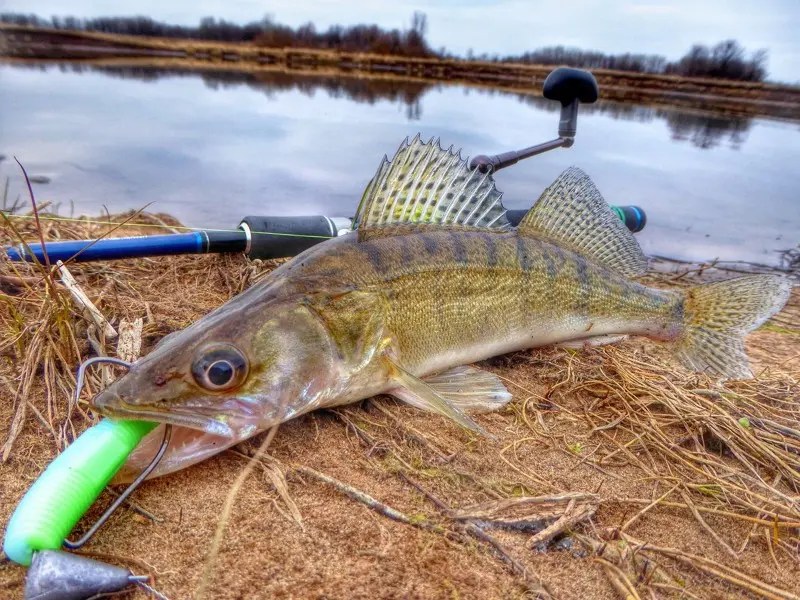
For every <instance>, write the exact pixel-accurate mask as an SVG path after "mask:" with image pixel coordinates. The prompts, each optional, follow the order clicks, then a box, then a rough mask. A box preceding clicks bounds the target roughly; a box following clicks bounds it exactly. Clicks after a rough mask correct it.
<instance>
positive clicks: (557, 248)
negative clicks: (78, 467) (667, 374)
mask: <svg viewBox="0 0 800 600" xmlns="http://www.w3.org/2000/svg"><path fill="white" fill-rule="evenodd" d="M357 222H358V228H357V230H356V231H353V232H351V233H349V234H347V235H345V236H342V237H340V238H337V239H334V240H329V241H326V242H323V243H321V244H318V245H317V246H314V247H312V248H310V249H309V250H307V251H305V252H303V253H302V254H300V255H298V256H296V257H295V258H293V259H292V260H290V261H289V262H287V263H285V264H284V265H282V266H281V267H280V268H278V269H276V270H275V271H273V272H272V273H270V274H269V275H268V276H267V277H265V278H264V279H263V280H262V281H260V282H259V283H258V284H256V285H255V286H253V287H251V288H250V289H249V290H247V291H246V292H244V293H242V294H240V295H239V296H237V297H235V298H233V299H232V300H230V301H229V302H227V303H226V304H225V305H223V306H221V307H220V308H218V309H217V310H215V311H213V312H212V313H210V314H208V315H206V316H205V317H203V318H202V319H200V320H198V321H197V322H196V323H194V324H192V325H191V326H190V327H188V328H186V329H185V330H183V331H181V332H177V333H174V334H171V335H170V336H168V337H167V338H165V339H164V340H162V342H161V343H160V344H159V346H158V347H156V348H155V349H154V350H153V351H152V352H151V353H150V354H148V355H147V356H146V357H145V358H143V359H141V360H140V361H138V362H137V363H135V364H134V365H133V367H132V368H131V370H130V371H129V372H128V373H127V374H126V375H124V376H123V377H122V378H120V379H119V380H117V381H116V382H114V384H113V385H111V386H110V387H109V388H107V389H106V390H105V391H103V392H101V393H100V394H99V395H98V396H96V397H95V398H94V399H93V401H92V403H93V406H94V408H95V409H96V410H98V411H99V412H101V413H102V414H104V415H106V416H109V417H117V418H127V419H144V420H149V421H157V422H162V423H170V424H172V425H173V426H174V427H175V429H174V430H173V434H172V438H171V441H170V447H169V448H168V450H167V453H166V454H165V457H164V458H162V460H161V462H160V463H159V466H158V468H157V470H156V471H154V472H153V474H152V475H151V476H157V475H161V474H164V473H168V472H170V471H175V470H177V469H181V468H183V467H186V466H188V465H190V464H193V463H195V462H198V461H199V460H202V459H204V458H206V457H208V456H211V455H213V454H216V453H218V452H220V451H221V450H223V449H225V448H227V447H229V446H231V445H233V444H236V443H238V442H239V441H241V440H243V439H245V438H247V437H250V436H252V435H254V434H256V433H258V432H259V431H263V430H265V429H267V428H270V427H273V426H274V425H276V424H278V423H280V422H283V421H286V420H288V419H291V418H293V417H295V416H297V415H300V414H303V413H307V412H309V411H311V410H314V409H317V408H321V407H330V406H337V405H342V404H347V403H352V402H357V401H359V400H362V399H364V398H368V397H370V396H373V395H375V394H378V393H389V394H391V395H393V396H396V397H397V398H400V399H402V400H404V401H406V402H408V403H410V404H411V405H413V406H416V407H419V408H422V409H425V410H429V411H433V412H436V413H439V414H441V415H445V416H447V417H448V418H450V419H452V420H454V421H455V422H457V423H459V424H460V425H462V426H463V427H466V428H470V429H473V430H476V431H482V430H481V428H480V426H479V425H478V424H477V423H476V422H475V421H474V420H473V419H472V418H471V417H470V416H469V412H470V411H475V410H494V409H496V408H498V407H500V406H503V405H504V404H505V403H506V402H508V401H509V400H510V399H511V395H510V394H509V393H508V392H507V390H506V389H505V388H504V387H503V384H502V382H501V380H500V379H499V378H498V377H496V376H494V375H493V374H491V373H488V372H485V371H481V370H479V369H476V368H474V367H472V366H470V365H471V363H474V362H476V361H479V360H481V359H485V358H489V357H491V356H495V355H497V354H502V353H506V352H509V351H513V350H520V349H525V348H532V347H536V346H544V345H549V344H577V345H583V344H590V345H594V344H603V343H609V342H611V341H616V340H619V339H622V338H624V337H626V336H629V335H641V336H647V337H650V338H652V339H656V340H662V341H667V342H669V343H671V344H672V347H673V349H674V352H675V354H676V357H677V358H678V359H679V360H680V361H681V362H682V363H683V364H684V365H685V366H687V367H689V368H692V369H695V370H698V371H705V372H709V373H711V374H714V375H721V376H724V377H749V376H750V370H749V368H748V363H747V356H746V355H745V352H744V341H743V340H744V336H745V334H746V333H747V332H749V331H751V330H752V329H754V328H756V327H758V326H759V325H760V324H761V323H763V322H764V321H765V320H766V319H767V318H769V316H771V315H772V314H774V313H775V312H777V311H778V310H780V308H781V307H782V306H783V305H784V304H785V302H786V300H787V299H788V296H789V293H790V285H789V282H788V281H787V280H785V279H783V278H780V277H777V276H772V275H757V276H750V277H741V278H738V279H734V280H731V281H725V282H721V283H714V284H710V285H704V286H698V287H695V288H691V289H689V290H688V291H686V292H683V291H681V292H677V291H663V290H657V289H652V288H648V287H645V286H643V285H640V284H639V283H636V282H635V281H634V280H633V279H634V278H635V277H636V276H638V275H640V274H642V273H643V272H644V271H645V269H646V267H647V261H646V259H645V257H644V255H643V254H642V251H641V249H640V248H639V246H638V244H637V243H636V240H635V239H634V238H633V236H632V235H631V233H630V232H629V231H628V230H627V229H626V228H625V227H624V225H622V223H621V222H620V220H619V218H618V217H617V216H616V215H615V214H614V213H613V211H612V210H611V208H610V207H609V206H608V204H606V202H605V201H604V200H603V198H602V196H600V194H599V192H598V191H597V189H596V188H595V187H594V185H593V184H592V182H591V180H590V179H589V178H588V177H587V176H586V175H585V174H584V173H583V172H581V171H580V170H577V169H569V170H567V171H566V172H564V173H563V174H562V175H561V176H560V177H559V178H558V179H557V180H556V181H555V182H554V183H553V184H552V185H551V186H550V187H548V188H547V190H545V192H544V193H543V194H542V195H541V197H540V198H539V200H538V201H537V202H536V204H535V205H534V206H533V208H532V209H531V210H530V211H529V212H528V213H527V215H526V216H525V218H524V219H523V220H522V221H521V222H520V224H519V226H518V227H517V228H512V227H511V226H510V224H509V223H508V220H507V219H506V217H505V211H504V209H503V208H502V205H501V204H500V193H499V192H498V191H497V190H496V188H495V186H494V182H493V181H492V178H491V175H490V174H482V173H480V172H478V171H473V170H470V169H469V168H468V167H467V163H466V161H464V160H463V159H462V158H461V157H460V155H458V154H456V153H453V152H451V151H445V150H442V149H441V147H439V145H438V143H435V144H434V143H428V144H423V143H421V142H420V141H419V140H418V139H415V140H414V141H413V142H411V143H410V144H409V143H405V144H403V145H402V146H401V147H400V149H399V150H398V152H397V154H396V155H395V157H394V159H393V160H392V162H389V161H386V160H384V162H383V163H382V164H381V166H380V168H379V169H378V172H377V174H376V176H375V178H374V179H373V180H372V181H371V182H370V184H369V186H368V187H367V189H366V191H365V194H364V197H363V199H362V202H361V205H360V206H359V209H358V211H357ZM160 429H161V428H157V429H156V430H155V431H154V432H153V433H152V434H150V436H148V438H147V439H146V440H145V443H143V445H141V446H140V448H138V449H137V452H136V453H135V454H134V455H133V456H132V457H131V459H130V460H129V461H128V464H127V467H126V470H125V471H124V473H123V475H122V477H121V478H119V480H120V481H124V480H130V479H132V478H133V477H135V475H136V474H138V472H139V471H140V470H141V468H142V467H144V466H145V465H146V464H147V463H148V462H149V461H150V458H151V457H152V455H153V453H154V452H155V449H156V448H157V447H158V445H159V443H160V440H161V435H162V434H161V431H160Z"/></svg>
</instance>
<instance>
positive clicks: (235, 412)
mask: <svg viewBox="0 0 800 600" xmlns="http://www.w3.org/2000/svg"><path fill="white" fill-rule="evenodd" d="M92 408H93V409H94V410H96V411H97V412H99V413H100V414H101V415H103V416H104V417H109V418H112V419H128V420H132V421H150V422H153V423H163V424H169V425H174V426H178V427H185V428H189V429H195V430H198V431H202V432H205V433H208V434H211V435H216V436H219V437H224V438H240V437H241V436H242V434H246V433H247V432H248V431H249V430H252V429H253V428H254V427H255V426H256V425H257V423H258V421H259V417H258V415H257V414H256V410H255V408H256V407H255V406H254V403H253V402H251V401H250V400H249V399H247V398H226V399H224V400H217V399H214V400H213V405H209V403H208V402H205V401H190V402H187V403H184V404H181V405H177V406H170V407H160V406H153V405H141V404H131V403H129V402H126V401H125V400H123V399H122V398H120V397H119V396H117V395H108V394H105V393H104V392H101V393H100V394H98V395H97V396H96V397H95V398H94V400H93V401H92Z"/></svg>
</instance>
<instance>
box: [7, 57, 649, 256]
mask: <svg viewBox="0 0 800 600" xmlns="http://www.w3.org/2000/svg"><path fill="white" fill-rule="evenodd" d="M542 93H543V95H544V97H545V98H547V99H549V100H555V101H558V102H560V103H561V114H560V117H559V123H558V137H557V138H556V139H554V140H551V141H548V142H544V143H542V144H538V145H536V146H530V147H528V148H524V149H522V150H514V151H510V152H505V153H502V154H497V155H493V156H487V155H479V156H476V157H475V158H473V159H472V160H471V161H470V168H472V169H478V170H479V171H480V172H482V173H486V172H489V171H492V172H496V171H499V170H501V169H504V168H507V167H509V166H511V165H514V164H516V163H517V162H519V161H521V160H524V159H526V158H530V157H532V156H536V155H537V154H542V153H543V152H548V151H550V150H554V149H556V148H569V147H571V146H572V145H573V144H574V143H575V134H576V132H577V127H578V107H579V106H580V103H581V102H583V103H585V104H591V103H593V102H596V101H597V98H598V97H599V88H598V85H597V81H596V80H595V78H594V76H593V75H592V74H591V73H589V72H588V71H584V70H582V69H573V68H568V67H560V68H558V69H555V70H554V71H552V72H551V73H550V74H549V75H548V76H547V78H546V79H545V82H544V86H543V89H542ZM612 209H613V210H614V212H615V213H616V214H617V216H619V218H620V219H621V220H622V222H623V223H624V224H625V226H626V227H627V228H628V229H629V230H630V231H632V232H633V233H638V232H639V231H641V230H642V229H643V228H644V226H645V224H646V222H647V217H646V215H645V212H644V211H643V210H642V209H641V208H639V207H638V206H612ZM527 212H528V211H527V209H521V210H507V211H506V217H507V218H508V221H509V222H510V223H511V225H512V226H516V225H518V224H519V222H520V221H521V220H522V218H523V217H524V216H525V214H526V213H527ZM356 226H357V223H355V222H354V221H353V219H352V218H348V217H328V216H325V215H301V216H246V217H244V218H243V219H242V220H241V222H240V223H239V225H238V227H237V228H236V229H232V230H218V229H217V230H214V229H206V230H202V229H201V230H198V231H191V232H187V233H175V234H166V235H152V236H135V237H119V238H101V239H95V240H74V241H63V242H47V243H46V244H45V246H44V248H43V247H42V244H40V243H28V244H27V247H26V245H24V244H18V245H16V246H9V247H6V248H5V251H6V254H7V255H8V257H9V258H10V259H11V260H14V261H33V260H34V257H35V258H36V260H37V261H39V262H40V263H43V262H45V250H46V252H47V256H48V257H49V259H50V261H51V262H56V261H58V260H61V261H64V262H66V261H68V260H72V261H74V262H88V261H95V260H117V259H125V258H139V257H145V256H169V255H178V254H210V253H243V254H245V255H246V256H248V257H249V258H251V259H270V258H286V257H290V256H295V255H297V254H299V253H300V252H302V251H303V250H306V249H307V248H310V247H311V246H313V245H315V244H318V243H320V242H323V241H325V240H327V239H331V238H335V237H338V236H340V235H343V234H345V233H348V232H350V231H352V230H353V229H354V228H355V227H356Z"/></svg>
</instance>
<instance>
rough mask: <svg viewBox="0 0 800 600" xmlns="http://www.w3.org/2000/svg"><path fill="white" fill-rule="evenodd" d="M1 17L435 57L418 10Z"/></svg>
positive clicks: (71, 27)
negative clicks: (333, 15)
mask: <svg viewBox="0 0 800 600" xmlns="http://www.w3.org/2000/svg"><path fill="white" fill-rule="evenodd" d="M0 22H4V23H11V24H14V25H28V26H34V27H52V28H55V29H62V30H68V31H97V32H101V33H113V34H121V35H141V36H149V37H166V38H183V39H197V40H213V41H220V42H250V43H254V44H258V45H262V46H270V47H281V48H284V47H292V46H295V47H298V48H299V47H302V48H323V49H332V50H343V51H353V52H356V51H357V52H374V53H378V54H393V55H400V56H416V57H434V56H437V53H435V52H434V51H433V50H431V49H430V48H429V47H428V44H427V42H426V40H425V33H426V30H427V17H426V15H425V14H424V13H421V12H415V13H414V14H413V16H412V17H411V27H410V28H409V29H405V30H403V31H400V30H398V29H391V30H386V29H381V28H380V27H378V26H377V25H355V26H352V27H343V26H341V25H333V26H331V27H330V28H328V30H327V31H322V32H318V31H317V30H316V28H315V27H314V24H313V23H306V24H305V25H301V26H300V27H298V28H297V29H294V28H292V27H288V26H287V25H281V24H280V23H275V22H274V21H273V20H272V18H271V17H265V18H264V19H262V20H261V21H254V22H252V23H247V24H245V25H238V24H236V23H232V22H230V21H226V20H224V19H215V18H214V17H204V18H203V19H201V21H200V24H199V25H198V26H197V27H188V26H185V25H170V24H168V23H161V22H159V21H155V20H153V19H151V18H150V17H99V18H95V19H78V18H76V17H51V18H50V19H43V18H41V17H38V16H36V15H26V14H19V13H0Z"/></svg>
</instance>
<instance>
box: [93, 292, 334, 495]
mask: <svg viewBox="0 0 800 600" xmlns="http://www.w3.org/2000/svg"><path fill="white" fill-rule="evenodd" d="M335 360H336V357H335V352H334V348H333V347H332V344H331V341H330V337H329V335H328V334H327V331H326V329H325V328H324V326H323V325H322V324H321V323H320V322H319V319H318V318H317V317H316V316H315V315H314V313H313V312H312V311H310V310H308V309H307V308H306V307H305V305H304V304H303V303H302V302H297V301H294V302H292V301H289V302H286V301H284V302H271V303H268V304H267V305H266V306H264V305H261V304H260V303H239V304H238V305H232V306H230V307H229V309H228V310H226V306H225V305H223V307H221V308H220V309H217V310H216V311H214V313H211V314H209V315H207V316H206V317H204V318H202V319H200V320H199V321H197V322H195V323H194V324H193V325H191V326H190V327H188V328H186V329H184V330H182V331H178V332H175V333H172V334H170V335H168V336H167V337H165V338H164V339H163V340H162V341H161V342H160V343H159V344H158V345H157V346H156V347H155V348H154V349H153V350H152V351H151V352H150V353H149V354H148V355H146V356H145V357H144V358H142V359H140V360H138V361H136V362H135V363H133V365H132V366H131V368H130V370H129V371H128V372H127V373H126V374H125V375H123V376H122V377H120V378H119V379H117V380H116V381H115V382H114V383H112V384H111V385H110V386H109V387H107V388H106V389H105V390H103V391H101V392H100V393H98V394H97V395H96V396H95V397H94V398H93V399H92V401H91V406H92V408H93V409H94V410H95V411H96V412H98V413H100V414H101V415H103V416H105V417H109V418H114V419H133V420H143V421H151V422H156V423H162V424H171V425H172V426H173V431H172V438H171V440H170V444H169V447H168V449H167V452H166V454H165V455H164V457H163V458H162V460H161V462H160V463H159V467H158V468H157V469H156V471H154V473H153V475H152V476H156V475H160V474H164V473H166V472H171V471H175V470H178V469H180V468H183V467H185V466H188V465H190V464H194V463H196V462H199V461H200V460H203V459H205V458H207V457H208V456H211V455H213V454H216V453H217V452H220V451H221V450H223V449H225V448H227V447H230V446H232V445H234V444H236V443H238V442H240V441H242V440H244V439H247V438H249V437H251V436H253V435H255V434H256V433H258V432H260V431H264V430H266V429H269V428H270V427H273V426H274V425H277V424H278V423H281V422H283V421H286V420H288V419H290V418H292V417H294V416H297V415H299V414H302V413H304V412H308V411H310V410H313V409H314V408H318V407H319V405H320V403H321V402H322V401H324V399H325V398H326V397H327V396H328V395H329V394H330V393H332V392H333V390H334V383H335V367H336V362H335ZM159 432H163V428H161V427H160V428H158V429H157V430H156V431H155V432H153V433H152V434H150V435H149V436H148V439H146V440H144V441H143V443H142V444H141V446H142V447H141V448H140V449H139V451H138V452H134V454H132V455H131V457H129V460H128V464H127V465H126V467H125V471H126V472H128V473H130V474H133V473H135V472H140V471H141V470H142V469H143V468H144V467H145V466H146V465H147V464H148V463H149V462H150V459H151V458H152V456H153V455H154V454H155V451H156V450H157V448H158V446H159V443H158V442H159V441H160V433H159ZM123 479H124V478H123ZM118 480H120V479H119V478H118Z"/></svg>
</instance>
